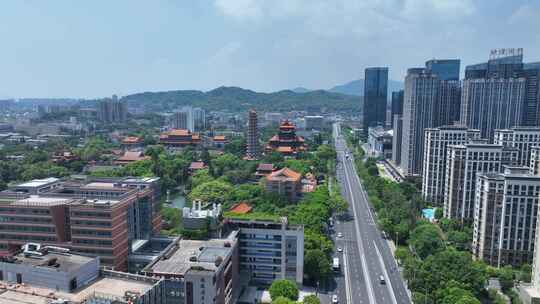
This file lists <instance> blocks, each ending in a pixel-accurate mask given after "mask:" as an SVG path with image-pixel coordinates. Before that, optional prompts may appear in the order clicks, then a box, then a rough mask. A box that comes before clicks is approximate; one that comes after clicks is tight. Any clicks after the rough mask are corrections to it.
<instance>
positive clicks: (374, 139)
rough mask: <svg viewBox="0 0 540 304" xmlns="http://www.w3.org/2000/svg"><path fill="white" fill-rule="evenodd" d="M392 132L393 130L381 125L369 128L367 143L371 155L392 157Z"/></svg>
mask: <svg viewBox="0 0 540 304" xmlns="http://www.w3.org/2000/svg"><path fill="white" fill-rule="evenodd" d="M393 133H394V131H393V130H391V129H390V130H386V129H385V128H384V127H382V126H379V127H371V128H369V135H368V145H369V153H370V154H371V156H374V157H379V156H381V157H384V158H386V159H391V158H392V142H393Z"/></svg>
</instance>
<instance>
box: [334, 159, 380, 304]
mask: <svg viewBox="0 0 540 304" xmlns="http://www.w3.org/2000/svg"><path fill="white" fill-rule="evenodd" d="M342 159H343V161H345V158H344V157H343V156H342ZM344 171H345V179H346V180H347V186H348V187H349V192H350V198H351V205H352V206H353V213H354V217H355V218H356V217H357V213H356V206H355V205H356V204H355V203H354V195H353V192H352V186H351V181H350V179H349V173H348V172H347V169H346V168H345V170H344ZM358 222H359V221H354V223H355V225H354V226H355V228H356V237H357V239H358V253H360V262H361V263H362V271H363V272H364V277H365V281H366V287H367V291H368V298H369V303H377V301H376V300H375V296H374V295H373V286H372V285H371V280H370V276H369V269H368V267H367V263H366V257H365V256H364V254H363V249H364V247H363V244H362V237H361V235H360V228H359V226H358Z"/></svg>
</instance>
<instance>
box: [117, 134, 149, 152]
mask: <svg viewBox="0 0 540 304" xmlns="http://www.w3.org/2000/svg"><path fill="white" fill-rule="evenodd" d="M143 146H144V139H143V138H141V137H138V136H126V137H124V138H123V139H122V148H124V149H126V150H138V149H141V148H143Z"/></svg>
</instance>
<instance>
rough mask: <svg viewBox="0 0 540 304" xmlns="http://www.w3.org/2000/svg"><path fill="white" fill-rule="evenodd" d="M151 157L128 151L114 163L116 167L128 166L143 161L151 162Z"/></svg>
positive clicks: (140, 152) (139, 152)
mask: <svg viewBox="0 0 540 304" xmlns="http://www.w3.org/2000/svg"><path fill="white" fill-rule="evenodd" d="M149 159H150V156H145V155H144V153H143V152H142V151H126V152H124V154H123V155H122V156H120V157H119V158H117V159H116V160H115V161H114V164H115V165H127V164H131V163H134V162H138V161H141V160H149Z"/></svg>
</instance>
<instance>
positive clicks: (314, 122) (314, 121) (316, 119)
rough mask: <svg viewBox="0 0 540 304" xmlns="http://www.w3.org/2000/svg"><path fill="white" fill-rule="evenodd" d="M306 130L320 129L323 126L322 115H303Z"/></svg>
mask: <svg viewBox="0 0 540 304" xmlns="http://www.w3.org/2000/svg"><path fill="white" fill-rule="evenodd" d="M304 120H305V124H306V126H305V129H306V130H318V131H320V130H322V129H323V128H324V117H322V116H305V117H304Z"/></svg>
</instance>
